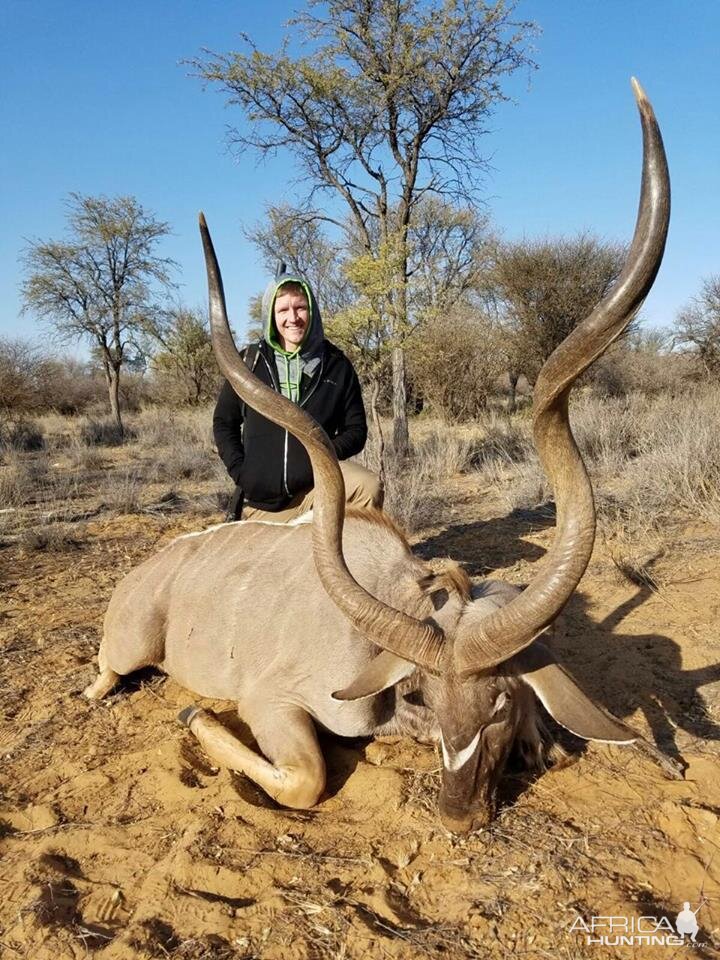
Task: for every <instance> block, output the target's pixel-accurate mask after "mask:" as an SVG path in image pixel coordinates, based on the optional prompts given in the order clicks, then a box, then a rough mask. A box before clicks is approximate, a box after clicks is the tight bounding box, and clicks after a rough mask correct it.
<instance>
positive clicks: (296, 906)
mask: <svg viewBox="0 0 720 960" xmlns="http://www.w3.org/2000/svg"><path fill="white" fill-rule="evenodd" d="M476 483H477V482H476V481H474V480H473V479H472V478H466V479H465V480H463V482H462V483H459V482H458V484H457V488H456V490H455V491H454V494H455V500H456V504H457V505H456V507H455V510H454V514H453V517H452V519H451V522H450V523H449V525H448V526H447V527H444V528H442V529H436V530H432V531H428V532H426V534H425V535H424V537H423V539H422V540H421V541H420V542H419V543H418V545H417V549H418V551H419V552H420V553H421V554H422V555H424V556H442V555H451V556H453V557H454V558H455V559H458V560H461V561H463V562H464V563H465V564H466V567H467V569H468V571H469V573H470V574H471V576H474V577H475V576H481V575H487V574H493V575H495V574H497V575H499V576H502V577H504V578H507V579H510V580H512V581H513V582H518V583H521V582H524V581H526V580H527V579H528V577H529V575H530V571H531V568H532V565H533V563H534V562H535V561H536V560H538V559H539V558H540V557H541V556H542V555H543V553H544V552H545V550H546V549H547V546H548V544H549V543H550V540H551V536H552V526H551V519H550V518H549V517H548V516H546V515H545V514H543V513H542V511H539V512H522V511H516V512H515V513H514V514H512V515H511V516H503V515H499V511H498V510H497V508H496V507H494V505H493V501H492V499H490V498H489V496H488V495H487V493H486V492H485V491H478V490H477V489H476ZM474 485H475V486H474ZM211 522H213V518H209V519H208V520H207V522H205V521H204V520H202V519H199V518H197V517H191V516H188V515H176V516H169V517H168V516H165V517H164V516H161V515H133V516H125V517H116V518H109V517H106V518H97V519H95V520H93V521H92V522H90V523H88V524H87V527H86V528H85V531H84V535H83V537H82V539H81V540H80V542H78V543H77V544H74V545H73V544H72V543H65V544H64V545H63V548H62V549H61V550H54V551H51V550H48V549H46V550H44V551H43V550H38V549H34V550H30V549H28V548H27V547H26V546H25V547H23V546H22V545H21V544H20V543H12V542H10V543H8V544H6V545H5V546H4V547H3V548H1V549H0V565H1V567H0V577H1V579H0V591H1V593H0V637H1V642H0V647H1V649H2V681H1V685H0V710H1V716H2V727H1V737H0V755H1V757H2V762H1V766H0V781H1V782H0V787H1V790H2V793H1V795H0V854H1V856H2V859H1V861H0V955H1V956H2V957H3V958H8V960H9V958H12V957H18V958H29V960H65V958H73V960H75V958H78V960H79V958H84V957H88V956H90V955H94V954H96V953H97V955H98V956H100V957H102V958H103V960H117V958H131V957H139V958H145V957H171V958H188V960H202V958H207V960H225V958H231V957H233V958H234V957H241V958H242V957H246V958H250V957H262V958H268V960H304V958H309V960H316V958H318V960H319V958H336V957H346V958H368V957H370V958H376V957H377V958H393V960H405V958H415V957H448V958H455V957H457V958H465V957H467V958H473V957H476V958H504V957H508V956H513V957H514V956H522V957H552V958H566V960H571V958H573V960H574V958H584V957H593V958H596V957H615V956H618V957H624V958H627V957H639V958H640V957H641V958H652V957H663V958H669V957H673V956H697V957H715V956H720V949H718V948H720V831H719V830H718V818H719V817H720V776H719V775H718V774H719V772H720V768H719V767H718V755H719V754H720V746H719V743H720V666H718V662H719V661H720V656H719V655H720V638H719V637H718V627H717V624H718V621H719V620H720V616H719V614H720V532H719V531H718V530H717V528H710V527H703V526H697V525H696V526H692V527H687V526H680V525H678V527H677V528H673V529H668V530H667V531H665V532H664V536H665V552H664V554H663V555H662V556H661V557H660V558H659V559H658V560H656V562H655V563H654V565H653V567H652V578H651V579H645V580H643V579H642V578H636V579H639V582H638V583H637V584H636V583H633V582H631V581H630V580H629V579H627V578H626V577H623V576H621V575H620V574H619V572H618V570H617V567H616V565H615V564H614V563H613V561H612V557H611V550H612V548H611V546H609V545H607V544H604V543H603V542H602V541H601V540H600V541H599V542H598V545H597V547H596V551H595V555H594V557H593V561H592V563H591V566H590V569H589V571H588V573H587V575H586V577H585V579H584V580H583V582H582V584H581V589H580V590H579V592H578V594H577V595H576V596H575V597H574V598H573V600H572V601H571V603H570V605H569V607H568V610H567V613H566V615H565V618H564V622H563V624H562V626H561V628H560V629H559V633H558V636H557V638H556V640H555V644H556V649H557V650H558V651H559V652H560V653H561V654H562V655H563V657H564V660H565V662H566V664H567V665H568V666H569V667H570V668H571V670H572V671H573V672H574V674H575V676H576V677H577V678H578V680H579V681H580V682H581V684H582V686H583V687H584V688H585V689H586V690H587V691H588V692H589V693H590V694H591V695H593V696H594V697H596V698H597V699H598V700H599V701H600V702H601V703H603V704H604V705H605V706H607V707H608V708H609V709H611V710H612V711H614V712H615V713H616V714H618V715H619V716H621V717H623V718H625V719H627V720H628V721H629V722H631V723H633V724H634V725H636V726H637V727H638V728H640V729H641V730H642V731H643V732H644V733H645V734H646V735H648V736H649V737H650V738H651V739H653V740H654V741H655V742H656V743H657V744H658V745H659V746H661V747H662V749H663V750H664V751H665V752H667V753H669V754H671V755H674V756H676V757H681V758H682V760H683V761H684V763H685V764H686V765H687V769H686V773H685V779H684V780H679V781H672V780H668V779H665V778H664V777H663V775H662V773H661V771H660V770H659V769H658V767H657V766H656V765H655V764H654V763H653V762H652V761H651V760H649V759H647V758H645V757H644V756H642V755H640V754H639V752H638V751H637V750H636V749H635V748H628V747H626V748H621V747H607V746H601V745H591V746H589V747H588V748H587V749H585V750H584V751H580V752H578V753H577V758H576V760H575V762H573V763H569V764H568V765H565V766H563V767H562V768H560V769H555V770H551V771H549V772H547V773H545V774H544V775H542V776H541V777H539V778H537V779H535V780H529V779H528V778H526V777H523V776H522V775H521V774H518V773H515V774H512V775H509V776H508V777H507V778H506V780H505V782H504V784H503V803H502V807H501V810H500V813H499V816H498V818H497V820H496V821H495V823H494V824H493V825H492V826H491V827H490V828H488V829H486V830H483V831H481V832H477V833H474V834H472V835H470V836H467V837H455V836H452V835H450V834H449V833H447V832H446V831H445V830H444V829H443V827H442V826H441V824H440V822H439V820H438V817H437V813H436V807H435V798H436V793H437V787H438V783H439V760H438V756H437V754H436V751H435V750H434V749H433V748H431V747H427V746H420V745H418V744H415V743H413V742H411V741H404V740H403V741H401V740H385V741H382V742H379V741H376V742H371V741H359V742H358V741H353V742H343V741H339V740H332V739H331V738H326V739H325V740H324V744H325V752H326V756H327V760H328V767H329V785H328V791H327V795H326V796H325V797H324V799H323V800H322V802H321V803H320V804H319V806H318V807H317V808H316V809H314V810H313V811H311V812H308V813H304V812H302V813H301V812H289V811H287V810H282V809H279V808H277V807H275V806H274V805H273V803H272V802H271V801H270V800H268V799H267V798H266V797H265V796H264V795H263V794H262V793H261V792H260V791H259V790H258V789H257V788H255V787H254V786H253V785H251V784H249V783H248V781H246V780H245V779H244V778H242V777H240V776H237V775H235V774H232V773H230V772H228V771H226V770H218V769H215V768H213V767H212V766H210V764H209V762H208V761H207V759H206V758H205V757H204V756H203V755H202V752H201V751H200V749H199V748H198V747H197V746H194V745H193V742H192V738H191V736H190V734H189V733H188V731H186V730H185V729H184V728H182V727H181V726H180V725H179V724H178V723H177V721H176V715H177V712H178V710H179V709H180V708H182V707H184V706H185V705H186V704H187V703H189V702H190V701H191V700H197V698H196V697H194V696H193V695H191V694H189V693H188V692H187V691H186V690H183V689H182V688H181V687H179V686H178V685H177V684H176V683H174V682H173V681H172V680H170V679H167V678H165V677H162V676H161V675H160V674H157V673H146V674H144V675H143V676H141V677H135V678H132V679H130V680H129V681H127V682H126V683H125V684H124V686H123V687H122V688H121V689H120V690H119V691H118V692H117V693H115V694H114V695H112V696H110V697H109V698H108V699H107V700H105V701H103V702H100V703H88V702H86V701H85V700H83V699H82V698H80V697H79V696H78V694H79V691H80V690H81V689H82V688H83V687H84V686H85V685H86V684H87V683H88V682H89V681H90V680H91V679H92V678H93V677H94V675H95V672H96V667H95V665H94V662H93V657H94V655H95V653H96V650H97V647H98V643H99V640H100V635H101V628H102V618H103V613H104V610H105V607H106V605H107V602H108V599H109V597H110V594H111V591H112V589H113V586H114V585H115V584H116V583H117V582H118V581H119V579H120V578H121V577H122V576H123V574H124V573H125V572H127V571H128V570H129V569H130V568H131V567H133V566H134V565H135V564H137V563H138V562H139V561H140V560H142V559H144V558H145V557H147V556H148V555H149V554H151V553H152V552H153V551H155V550H156V549H157V548H158V547H159V546H160V545H161V544H164V543H166V542H167V541H168V540H169V539H171V538H172V537H173V536H175V535H177V534H179V533H183V532H186V531H188V530H192V529H201V528H202V527H203V526H206V525H209V523H211ZM641 546H642V545H640V547H641ZM616 559H617V558H616ZM205 705H206V706H208V705H209V706H210V707H212V708H213V709H215V710H216V711H217V712H218V713H219V715H220V717H221V719H223V718H226V719H229V718H231V717H232V705H231V704H227V703H209V704H205ZM684 901H689V902H690V906H691V908H692V909H693V910H694V909H696V908H697V906H698V905H699V904H702V906H701V908H700V910H699V913H698V914H697V918H698V922H699V926H700V931H699V934H698V936H697V941H696V943H695V944H690V943H689V941H688V942H687V943H686V945H685V946H683V947H679V946H675V947H674V946H665V945H659V944H657V943H656V944H655V945H652V944H650V945H638V944H637V942H636V943H635V945H628V946H614V945H609V946H600V945H597V944H592V943H587V942H586V941H587V937H588V934H587V933H586V932H584V931H583V930H582V928H581V927H579V926H578V918H581V920H582V921H583V922H585V923H586V924H587V923H590V921H591V918H592V917H609V916H613V917H616V918H628V920H627V922H628V923H630V922H631V921H632V920H633V919H634V920H635V921H637V919H638V918H640V917H641V916H645V917H655V918H657V921H658V922H660V923H662V922H664V923H665V924H666V928H665V929H663V928H661V929H660V931H659V932H660V933H667V929H669V927H670V924H672V923H674V920H675V918H676V916H677V914H678V912H679V911H680V910H681V909H682V906H683V903H684ZM605 922H606V923H607V921H605ZM645 930H647V925H646V927H645ZM617 932H618V928H617V927H616V928H615V933H617ZM620 932H621V933H622V932H623V931H620ZM607 933H608V928H607V926H606V927H605V928H604V929H602V930H600V931H599V932H597V933H596V934H595V936H596V937H599V936H600V935H601V934H607Z"/></svg>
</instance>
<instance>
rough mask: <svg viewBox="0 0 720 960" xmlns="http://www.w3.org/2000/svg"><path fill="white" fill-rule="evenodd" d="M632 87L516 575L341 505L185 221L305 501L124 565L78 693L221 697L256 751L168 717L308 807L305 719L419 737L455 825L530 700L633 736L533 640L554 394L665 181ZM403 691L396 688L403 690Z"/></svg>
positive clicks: (561, 470)
mask: <svg viewBox="0 0 720 960" xmlns="http://www.w3.org/2000/svg"><path fill="white" fill-rule="evenodd" d="M633 88H634V92H635V97H636V100H637V104H638V108H639V111H640V119H641V123H642V131H643V175H642V187H641V198H640V206H639V213H638V219H637V224H636V227H635V235H634V238H633V241H632V245H631V247H630V250H629V253H628V256H627V261H626V263H625V266H624V269H623V271H622V274H621V276H620V278H619V280H618V281H617V283H616V284H615V286H614V287H613V289H612V290H611V291H610V292H609V294H608V295H607V296H606V297H605V298H604V299H603V300H602V301H601V302H600V303H599V304H598V305H597V306H596V307H595V309H594V310H593V312H592V313H591V314H590V316H589V317H587V318H586V319H585V320H584V321H583V323H582V324H580V326H578V327H577V329H575V330H574V332H573V333H572V334H571V335H570V336H569V337H568V338H567V339H566V340H565V342H564V343H562V344H561V346H560V347H558V349H557V350H556V351H555V352H554V353H553V354H552V356H551V357H550V358H549V360H548V361H547V363H546V364H545V366H544V367H543V370H542V372H541V374H540V376H539V378H538V381H537V385H536V388H535V401H534V429H535V439H536V443H537V448H538V451H539V454H540V457H541V459H542V463H543V466H544V468H545V470H546V472H547V474H548V476H549V478H550V480H551V482H552V485H553V490H554V493H555V500H556V505H557V518H558V519H557V532H556V536H555V540H554V543H553V546H552V548H551V550H550V552H549V554H548V555H547V557H546V558H545V560H544V562H543V564H542V567H541V569H540V571H539V572H538V573H537V574H536V575H535V576H534V577H533V579H532V581H531V582H530V584H529V585H528V587H527V588H526V589H525V590H524V591H519V590H517V589H516V588H514V587H510V586H507V585H503V584H499V583H493V582H487V583H485V584H482V585H480V586H471V584H470V582H469V580H468V578H467V577H466V576H465V575H464V573H463V572H462V571H461V570H460V569H459V568H457V567H456V568H452V567H451V568H449V569H448V570H446V571H445V572H443V573H440V574H436V573H433V571H432V570H431V569H430V568H429V567H428V566H427V565H426V564H425V563H423V562H422V561H420V560H419V559H417V558H416V557H414V556H413V554H412V552H411V551H410V548H409V547H408V544H407V541H406V539H405V537H404V536H403V534H402V532H401V531H400V530H398V529H397V528H396V527H395V525H394V524H393V523H392V522H391V521H390V520H389V519H387V518H386V517H385V516H384V515H383V514H380V513H366V512H356V511H353V512H350V513H348V514H347V515H346V514H345V508H344V495H343V484H342V477H341V474H340V471H339V469H338V465H337V460H336V458H335V454H334V451H333V448H332V445H331V443H330V441H329V440H328V437H327V436H326V434H325V433H324V432H323V430H322V429H321V428H320V427H319V426H318V425H317V424H316V423H315V422H314V421H313V420H311V419H310V418H309V417H308V416H307V415H306V414H305V413H304V411H303V410H302V409H300V408H299V407H298V406H296V405H295V404H293V403H290V402H289V401H288V400H286V399H284V398H283V397H281V396H280V395H278V394H277V393H275V392H273V391H271V390H270V389H268V388H267V387H265V386H263V385H262V384H261V383H260V382H259V381H257V380H256V379H255V378H254V377H253V375H252V374H251V373H250V372H249V371H248V370H247V368H246V367H245V365H244V364H243V363H242V361H241V359H240V357H239V355H238V353H237V350H236V348H235V344H234V342H233V340H232V336H231V333H230V329H229V326H228V322H227V315H226V308H225V299H224V294H223V289H222V280H221V277H220V270H219V267H218V263H217V259H216V257H215V252H214V250H213V246H212V242H211V239H210V234H209V232H208V229H207V226H206V224H205V220H204V217H203V216H202V215H201V217H200V230H201V233H202V240H203V245H204V249H205V259H206V264H207V271H208V284H209V290H210V315H211V324H212V335H213V343H214V346H215V352H216V355H217V359H218V363H219V365H220V369H221V370H222V372H223V373H224V375H225V376H226V377H227V378H228V380H229V381H230V383H231V384H232V385H233V387H234V389H235V390H236V391H237V393H238V394H239V396H240V397H241V398H242V399H243V400H244V401H245V402H246V403H248V404H250V405H251V406H252V407H254V408H255V409H257V410H258V411H259V412H260V413H262V414H263V415H264V416H266V417H268V418H269V419H270V420H273V421H274V422H275V423H277V424H280V425H281V426H282V427H284V428H285V429H286V430H289V431H290V433H292V434H294V435H295V436H296V437H297V438H298V439H299V440H300V441H301V442H302V443H303V444H304V446H305V448H306V449H307V452H308V455H309V456H310V459H311V461H312V466H313V471H314V475H315V484H316V497H315V508H314V510H313V516H312V519H311V520H310V519H306V520H305V522H296V523H294V524H292V525H279V524H271V523H253V522H238V523H228V524H222V525H220V526H218V527H215V528H213V529H211V530H207V531H205V532H204V533H198V534H190V535H187V536H182V537H180V538H179V539H177V540H175V541H174V542H173V543H171V544H170V545H169V546H167V547H166V548H165V549H164V550H162V551H161V552H160V553H159V554H157V555H156V556H154V557H152V558H150V559H149V560H147V561H146V562H145V563H143V564H142V565H141V566H140V567H138V568H137V569H136V570H134V571H132V572H131V573H130V574H129V575H128V576H127V577H126V578H125V579H124V580H123V581H122V582H121V583H120V585H119V586H118V587H117V589H116V590H115V593H114V594H113V597H112V599H111V601H110V606H109V608H108V612H107V616H106V619H105V631H104V637H103V641H102V645H101V647H100V654H99V664H100V676H99V677H98V679H97V680H96V681H95V683H93V684H92V685H91V686H90V687H89V688H88V689H87V690H86V694H87V696H88V697H91V698H99V697H102V696H104V695H105V694H106V693H107V692H108V691H109V690H111V689H112V688H113V686H114V685H115V683H116V682H117V680H118V678H119V677H120V676H122V675H125V674H127V673H130V672H131V671H133V670H137V669H139V668H141V667H146V666H149V665H154V666H157V667H160V668H161V669H162V670H164V671H165V672H166V673H168V674H169V675H170V676H171V677H173V678H174V679H175V680H177V681H178V682H179V683H180V684H182V685H183V686H185V687H187V688H188V689H190V690H193V691H194V692H196V693H197V694H199V695H201V696H206V697H213V698H218V699H224V700H232V701H235V702H237V704H238V711H239V714H240V716H241V717H242V719H243V720H244V721H245V722H246V723H248V724H249V726H250V728H251V729H252V732H253V735H254V737H255V739H256V741H257V744H258V746H259V748H260V750H261V751H262V755H260V754H259V753H257V752H255V751H254V750H251V749H249V748H248V747H247V746H245V745H244V744H243V743H241V742H240V741H239V740H238V739H237V738H236V737H235V736H233V735H232V734H231V733H230V732H229V731H228V730H226V729H225V728H224V727H223V726H222V725H221V724H220V723H219V722H218V721H217V720H215V719H214V718H213V717H212V716H211V715H210V714H209V713H208V712H206V711H204V710H201V709H199V708H197V707H191V708H188V709H187V710H184V711H183V712H182V714H181V715H180V716H181V719H182V720H183V721H184V722H185V723H186V724H187V725H188V726H189V728H190V730H191V731H192V732H193V733H194V734H195V736H196V737H197V738H198V739H199V741H200V742H201V743H202V745H203V747H204V748H205V750H206V752H207V753H208V755H209V756H210V757H212V758H213V759H214V760H215V761H216V762H217V763H219V764H221V765H224V766H227V767H230V768H232V769H233V770H238V771H242V773H244V774H245V775H246V776H248V777H250V778H251V779H252V780H254V781H255V782H256V783H258V784H259V785H260V786H261V787H262V788H263V789H264V790H265V791H267V793H268V794H270V795H271V796H272V797H274V798H275V799H276V800H277V801H278V802H279V803H281V804H284V805H286V806H289V807H310V806H312V805H314V804H315V803H317V801H318V799H319V797H320V796H321V794H322V793H323V790H324V787H325V763H324V760H323V756H322V753H321V751H320V748H319V745H318V740H317V735H316V726H320V727H322V728H325V729H326V730H329V731H331V732H333V733H335V734H338V735H340V736H344V737H357V736H368V735H372V734H387V733H409V734H411V735H415V736H419V737H421V738H429V739H437V740H439V741H440V744H441V749H442V757H443V779H442V788H441V791H440V797H439V806H440V814H441V817H442V820H443V822H444V823H445V824H446V825H447V826H448V827H449V828H450V829H453V830H458V831H463V830H468V829H470V828H472V827H473V825H481V824H485V823H487V822H488V821H489V820H490V819H491V818H492V816H493V812H494V807H495V793H496V787H497V783H498V780H499V777H500V775H501V774H502V771H503V768H504V766H505V762H506V760H507V757H508V754H509V752H510V749H511V747H512V746H513V744H515V743H516V744H517V745H518V746H519V748H520V750H521V752H522V755H523V756H524V757H525V759H526V760H527V761H529V762H530V763H533V764H536V765H540V766H542V762H543V756H544V748H545V746H546V743H545V737H544V735H543V734H542V727H541V720H540V715H539V711H538V709H537V705H536V700H540V702H541V703H542V704H543V706H544V707H545V708H546V710H547V711H548V712H549V713H550V714H551V715H552V716H553V717H554V718H555V720H556V721H557V722H558V723H560V724H561V725H562V726H563V727H565V728H567V729H568V730H570V731H572V732H573V733H574V734H576V735H577V736H579V737H582V738H585V739H588V740H601V741H610V742H615V743H629V742H633V741H639V740H640V738H639V736H638V734H636V733H635V732H634V731H633V730H631V729H630V728H629V727H627V726H626V725H625V724H624V723H622V722H621V721H619V720H618V719H616V718H615V717H613V716H611V715H610V714H608V713H607V712H606V711H604V710H603V709H601V708H600V707H599V706H597V705H596V704H594V703H593V702H592V701H591V700H590V699H588V697H587V696H585V694H583V693H582V692H581V691H580V689H579V688H578V687H577V685H576V684H575V682H574V681H573V680H572V678H571V677H570V676H569V675H568V673H567V672H566V671H565V670H564V669H563V668H562V667H561V666H560V665H559V664H558V663H557V662H556V661H555V660H554V658H553V656H552V654H551V652H550V651H549V650H548V649H547V647H545V646H544V645H543V644H542V643H541V642H540V641H539V640H538V637H539V636H540V635H541V634H542V633H543V631H544V630H545V629H546V628H547V627H548V626H549V625H550V624H551V623H552V622H553V620H554V619H555V618H556V617H557V615H558V614H559V613H560V611H561V610H562V609H563V607H564V606H565V604H566V602H567V600H568V599H569V597H570V596H571V594H572V593H573V591H574V590H575V588H576V587H577V585H578V582H579V581H580V578H581V577H582V575H583V573H584V571H585V568H586V566H587V563H588V561H589V559H590V555H591V552H592V548H593V542H594V537H595V510H594V504H593V497H592V490H591V487H590V482H589V479H588V476H587V473H586V471H585V468H584V465H583V462H582V460H581V458H580V455H579V453H578V450H577V447H576V445H575V443H574V440H573V437H572V433H571V431H570V427H569V424H568V395H569V393H570V389H571V387H572V384H573V382H574V381H575V380H576V379H577V377H578V376H579V375H580V374H581V373H582V372H583V371H584V370H586V369H587V368H588V367H589V366H590V364H591V363H593V362H594V361H595V360H596V359H597V358H598V357H599V356H600V355H601V354H602V352H603V351H604V350H605V349H606V348H607V347H608V346H609V344H610V343H612V342H613V341H614V340H615V339H616V338H617V337H619V336H620V334H621V333H622V332H623V330H624V329H625V327H626V326H627V324H628V323H629V322H630V320H631V319H632V317H634V316H635V314H636V312H637V310H638V308H639V307H640V305H641V304H642V302H643V300H644V298H645V297H646V295H647V293H648V291H649V290H650V288H651V286H652V283H653V280H654V279H655V275H656V273H657V270H658V268H659V266H660V262H661V260H662V255H663V250H664V247H665V239H666V235H667V228H668V220H669V213H670V185H669V179H668V171H667V165H666V160H665V153H664V150H663V144H662V138H661V135H660V131H659V129H658V126H657V123H656V120H655V116H654V113H653V110H652V107H651V105H650V103H649V101H648V100H647V98H646V97H645V94H644V93H643V91H642V89H641V87H640V86H639V84H637V83H636V82H635V81H633ZM410 686H412V687H413V688H414V691H415V695H414V696H413V697H406V696H403V693H404V692H405V693H406V692H407V689H408V687H410ZM411 701H412V702H411Z"/></svg>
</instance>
